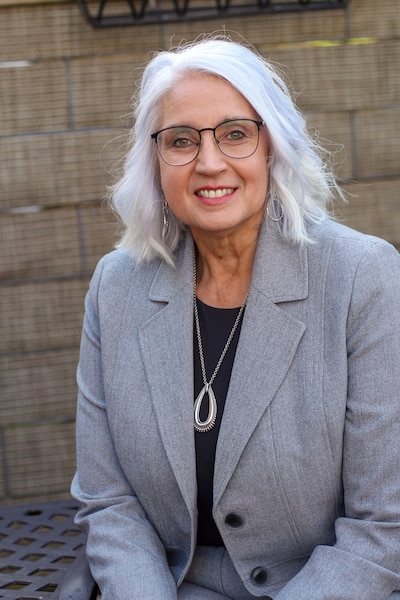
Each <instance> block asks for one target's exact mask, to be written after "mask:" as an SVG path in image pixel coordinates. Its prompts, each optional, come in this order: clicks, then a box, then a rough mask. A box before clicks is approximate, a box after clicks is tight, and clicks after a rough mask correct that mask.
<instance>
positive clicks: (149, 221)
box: [111, 38, 340, 263]
mask: <svg viewBox="0 0 400 600" xmlns="http://www.w3.org/2000/svg"><path fill="white" fill-rule="evenodd" d="M191 71H197V72H198V71H201V72H206V73H210V74H214V75H216V76H218V77H222V78H224V79H225V80H226V81H228V82H229V83H230V84H231V85H232V86H233V87H234V88H236V89H237V90H238V91H239V92H240V93H241V94H242V95H243V96H244V98H246V100H247V101H248V102H249V104H250V105H251V106H252V107H253V108H254V110H255V111H256V112H257V114H258V115H259V116H260V119H261V120H263V121H264V123H265V125H266V128H267V130H268V134H269V142H270V148H271V156H270V157H269V160H268V161H266V165H265V168H266V169H269V191H268V199H270V198H279V199H280V201H281V202H282V205H283V213H284V217H283V219H282V221H281V226H282V234H283V236H284V238H285V239H286V240H287V241H288V242H297V243H307V242H309V241H310V240H309V238H308V236H307V232H306V228H305V221H306V220H307V219H311V220H313V221H319V220H322V219H323V218H324V217H325V215H326V213H327V205H328V204H329V203H330V202H331V200H332V198H333V196H334V193H335V191H339V190H338V186H337V185H336V183H335V178H334V176H333V174H332V173H331V172H330V171H329V169H328V168H327V166H326V164H325V162H324V161H323V160H322V158H321V156H322V154H321V151H320V148H319V146H318V145H317V144H316V142H314V141H313V139H312V138H311V137H310V136H309V135H308V133H307V131H306V126H305V121H304V119H303V117H302V116H301V115H300V113H299V112H298V110H297V109H296V107H295V105H294V103H293V100H292V98H291V95H290V92H289V90H288V88H287V86H286V84H285V83H284V81H283V80H282V78H281V77H280V76H279V74H278V73H277V72H276V71H275V70H274V69H273V67H272V66H271V65H270V64H269V63H268V62H267V61H266V60H264V59H263V58H262V57H261V56H259V55H258V54H257V53H256V52H254V51H253V50H250V49H249V48H247V47H246V46H244V45H241V44H238V43H236V42H232V41H231V40H229V39H227V38H224V39H221V38H208V39H203V40H201V41H199V42H194V43H189V44H185V45H182V46H179V47H178V48H176V49H175V50H171V51H163V52H160V53H158V54H157V55H156V56H155V57H154V58H153V59H152V60H151V61H150V62H149V64H148V65H147V67H146V69H145V70H144V73H143V77H142V81H141V86H140V90H139V95H138V98H137V102H136V108H135V113H134V116H135V125H134V127H133V129H132V131H131V134H130V150H129V151H128V154H127V156H126V159H125V164H124V172H123V176H122V178H121V179H120V181H119V182H118V183H117V184H116V185H115V186H114V188H113V189H112V194H111V202H112V205H113V207H114V209H115V211H116V212H117V213H118V214H119V216H120V217H121V219H122V221H123V223H124V225H125V230H124V233H123V235H122V237H121V239H120V242H119V244H118V247H120V248H124V249H126V250H129V251H130V252H131V253H132V254H133V255H134V256H135V257H136V259H137V260H152V259H154V258H156V257H160V256H161V257H162V258H164V259H165V260H166V261H168V262H169V263H173V261H174V252H175V250H176V249H177V246H178V244H179V241H180V238H181V235H182V231H183V230H184V229H185V226H184V225H183V224H182V223H181V222H180V221H178V220H177V219H176V217H175V216H174V215H172V214H170V215H169V229H168V233H167V235H166V236H165V237H163V235H162V230H163V213H162V204H163V198H162V192H161V186H160V180H159V169H158V158H157V152H156V146H155V144H154V141H153V140H152V139H151V134H152V133H153V132H155V131H157V129H158V128H159V120H160V105H161V101H162V99H163V97H164V96H165V94H167V93H168V92H169V91H170V90H171V89H172V88H173V86H174V84H175V82H176V81H177V79H178V78H180V77H182V75H184V74H187V73H188V72H191ZM206 125H209V124H206ZM339 194H340V191H339Z"/></svg>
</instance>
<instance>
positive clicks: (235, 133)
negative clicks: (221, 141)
mask: <svg viewBox="0 0 400 600" xmlns="http://www.w3.org/2000/svg"><path fill="white" fill-rule="evenodd" d="M225 137H226V138H227V139H228V140H231V141H232V142H240V141H241V140H243V138H245V137H246V133H245V132H244V131H241V130H240V129H232V130H228V131H227V133H226V136H225Z"/></svg>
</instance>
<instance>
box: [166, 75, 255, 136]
mask: <svg viewBox="0 0 400 600" xmlns="http://www.w3.org/2000/svg"><path fill="white" fill-rule="evenodd" d="M240 117H242V118H244V117H248V118H251V119H254V118H257V114H256V112H255V110H254V109H253V107H252V106H251V104H250V103H249V102H248V101H247V100H246V98H245V97H244V96H242V94H241V93H240V92H238V90H236V89H235V88H234V87H233V86H232V85H231V84H230V83H229V82H228V81H227V80H226V79H222V78H221V77H217V76H216V75H212V74H210V73H201V72H190V73H185V74H183V75H182V76H180V78H179V79H178V80H177V81H176V82H175V83H174V85H173V87H172V89H171V90H170V91H169V92H167V94H166V95H165V96H164V98H163V99H162V102H161V111H160V128H162V127H169V126H171V125H192V126H193V127H197V128H202V127H207V126H215V125H217V124H218V123H221V122H222V121H224V120H226V119H233V118H240Z"/></svg>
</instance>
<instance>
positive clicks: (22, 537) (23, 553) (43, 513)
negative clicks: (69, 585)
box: [0, 500, 96, 600]
mask: <svg viewBox="0 0 400 600" xmlns="http://www.w3.org/2000/svg"><path fill="white" fill-rule="evenodd" d="M77 508H78V505H77V503H76V502H74V501H73V500H65V501H59V502H47V503H37V504H29V505H21V506H10V507H0V599H3V598H4V599H8V600H10V599H12V600H39V599H40V600H50V599H51V600H56V599H57V600H58V599H60V600H61V597H63V598H65V600H66V599H67V598H70V599H71V600H90V599H91V598H95V597H96V596H95V592H94V582H93V580H91V579H90V571H89V568H88V566H87V562H86V558H85V535H84V534H83V532H81V531H80V530H79V528H78V527H76V526H75V525H74V515H75V512H76V510H77ZM71 572H75V573H76V572H81V573H83V572H86V575H87V576H88V577H89V583H88V584H87V585H86V584H85V586H84V587H85V590H84V592H83V594H81V595H80V596H76V595H67V594H69V592H68V591H67V592H66V593H65V595H63V596H62V595H61V594H60V583H61V582H62V581H63V580H65V579H68V577H66V575H68V574H70V573H71ZM81 587H82V586H81Z"/></svg>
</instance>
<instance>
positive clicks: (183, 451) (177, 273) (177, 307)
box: [140, 236, 197, 516]
mask: <svg viewBox="0 0 400 600" xmlns="http://www.w3.org/2000/svg"><path fill="white" fill-rule="evenodd" d="M185 245H186V249H183V250H182V252H181V254H180V257H179V260H180V264H179V265H178V268H177V269H174V268H171V267H169V266H168V265H167V264H165V263H162V264H161V266H160V268H159V270H158V273H157V275H156V277H155V279H154V282H153V285H152V287H151V290H150V300H152V301H153V302H158V303H160V310H159V311H158V312H156V314H155V315H153V317H151V319H150V320H149V321H147V322H146V323H145V324H144V325H143V326H142V328H141V331H140V347H141V352H142V357H143V361H144V365H145V369H146V372H147V380H148V384H149V387H150V393H151V398H152V401H153V406H154V411H155V416H156V419H157V422H158V427H159V430H160V436H161V438H162V442H163V444H164V447H165V450H166V453H167V456H168V459H169V461H170V464H171V467H172V470H173V472H174V475H175V478H176V480H177V483H178V485H179V488H180V490H181V493H182V495H183V498H184V500H185V502H186V505H187V507H188V510H189V512H190V514H191V515H192V516H193V514H194V510H195V507H196V489H197V488H196V466H195V465H196V463H195V447H194V429H193V262H192V261H193V244H192V242H191V238H190V236H187V241H186V244H185Z"/></svg>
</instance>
